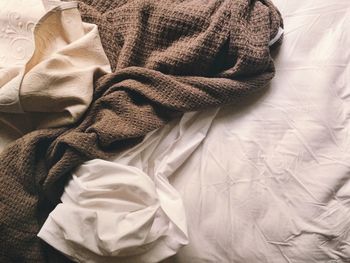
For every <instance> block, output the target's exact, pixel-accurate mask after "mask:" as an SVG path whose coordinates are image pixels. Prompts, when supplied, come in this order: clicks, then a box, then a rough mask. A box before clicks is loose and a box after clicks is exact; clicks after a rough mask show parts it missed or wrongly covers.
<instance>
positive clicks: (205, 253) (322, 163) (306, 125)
mask: <svg viewBox="0 0 350 263" xmlns="http://www.w3.org/2000/svg"><path fill="white" fill-rule="evenodd" d="M274 4H275V5H276V6H277V7H278V8H279V10H280V11H281V13H282V15H283V17H284V25H285V35H284V43H283V45H282V46H281V48H280V50H279V52H278V53H276V54H275V61H276V63H275V65H276V77H275V78H274V79H273V80H272V82H271V85H270V87H269V89H268V90H266V91H262V92H260V93H257V94H256V96H254V97H251V98H250V99H249V100H244V101H242V102H240V103H238V104H235V105H229V106H225V107H221V108H218V109H211V110H208V111H203V112H193V113H186V114H185V115H184V116H183V117H182V118H181V119H179V120H175V121H173V122H171V123H170V124H168V125H167V126H165V127H164V128H162V129H159V130H157V131H155V132H152V133H149V134H148V135H147V136H146V137H145V139H144V140H143V142H142V143H141V144H139V145H137V146H135V147H134V148H132V149H130V150H126V151H124V152H122V153H120V154H118V155H117V156H114V157H113V158H112V159H110V160H109V161H110V162H114V164H115V165H118V167H120V166H124V169H136V170H138V172H139V173H142V174H147V175H148V176H149V177H150V178H151V179H152V180H153V181H154V184H155V187H157V180H159V178H164V179H167V181H166V182H168V181H169V182H170V184H171V185H172V186H173V187H174V188H175V189H177V191H178V192H179V194H180V195H181V197H182V199H183V204H184V207H185V211H186V220H187V226H188V236H189V244H188V245H187V246H184V247H183V248H182V249H180V250H179V252H178V253H177V254H176V255H174V256H173V257H171V258H169V259H167V260H164V261H163V262H164V263H165V262H166V263H175V262H183V263H187V262H191V263H196V262H198V263H202V262H224V263H226V262H227V263H229V262H235V263H245V262H259V263H260V262H268V263H274V262H276V263H281V262H288V263H291V262H293V263H309V262H315V263H316V262H317V263H331V262H332V263H335V262H337V263H346V262H350V232H349V229H350V195H349V193H350V165H349V163H348V160H349V157H350V152H349V149H348V145H349V143H350V141H349V132H350V117H349V116H350V106H349V105H348V103H349V94H350V63H349V62H350V50H349V46H350V3H349V1H347V0H335V1H326V0H307V1H287V0H274ZM96 163H98V164H99V165H101V167H100V169H103V167H110V165H112V164H111V163H109V162H106V161H101V160H94V161H92V162H91V161H90V162H87V163H85V164H84V165H83V166H82V167H80V168H79V169H77V171H76V172H75V174H79V173H82V172H85V173H86V172H87V169H88V167H89V166H92V167H93V166H94V165H96ZM112 171H114V172H115V174H116V177H117V175H118V173H119V171H120V168H118V169H112ZM85 176H86V175H85ZM101 180H103V176H102V173H101ZM72 183H73V182H72ZM108 183H109V181H108ZM70 184H71V183H70ZM70 184H69V185H68V186H67V188H66V191H68V190H69V189H70V187H71V185H70ZM94 185H95V184H94V183H93V182H92V184H91V185H90V187H94ZM102 185H103V183H102ZM99 187H101V182H100V184H99ZM80 194H81V195H82V193H80ZM93 201H94V199H93V197H92V198H91V199H90V200H89V202H93ZM69 205H70V204H69V203H67V202H66V201H65V200H64V199H63V202H62V204H60V207H59V209H61V216H62V214H63V212H62V211H67V210H65V209H64V207H65V206H67V207H68V206H69ZM80 209H83V207H81V208H78V207H75V208H74V210H70V213H69V216H71V217H73V218H75V221H74V222H75V226H72V225H69V227H71V228H79V226H82V225H83V226H84V227H87V228H88V229H94V226H93V225H91V224H90V222H88V221H87V220H84V218H85V219H86V218H88V217H85V216H86V215H84V214H83V213H81V211H79V210H80ZM94 209H95V210H94V211H99V208H98V207H94ZM100 209H101V211H102V206H101V208H100ZM56 211H57V212H59V211H58V210H56ZM73 211H74V212H73ZM175 211H178V210H175ZM55 217H58V215H57V214H55V212H54V213H52V214H51V215H50V217H49V221H48V222H47V225H44V228H46V229H43V231H44V230H45V231H48V232H53V233H54V234H55V235H56V236H55V237H57V239H53V240H51V242H52V245H53V246H54V247H56V248H59V249H60V247H58V246H57V245H55V244H58V243H60V245H61V246H67V247H69V246H70V244H67V242H65V241H64V240H63V239H62V238H61V237H60V236H59V235H62V233H60V230H61V228H62V227H68V224H66V223H65V222H62V220H61V221H57V222H55V223H53V221H54V218H55ZM100 219H101V220H102V218H100ZM70 233H71V234H70V235H69V238H70V239H74V240H79V238H80V239H82V238H88V239H89V240H93V238H91V236H89V237H87V236H86V235H84V234H82V235H80V234H77V233H73V232H70ZM39 235H40V234H39ZM115 235H117V231H116V232H115ZM42 237H43V236H42ZM98 238H99V235H98V233H96V236H95V239H96V240H97V239H98ZM44 239H45V238H44ZM101 240H103V236H102V237H101ZM61 242H63V245H62V243H61ZM82 246H83V244H82ZM61 249H62V247H61ZM85 249H86V247H85V248H80V249H77V251H75V253H79V251H85ZM62 250H63V252H65V253H67V252H66V250H64V249H62ZM68 254H69V253H68ZM71 256H73V257H74V256H75V255H74V253H73V254H71ZM86 260H87V259H86ZM82 262H84V260H82ZM130 262H147V261H137V260H133V261H130Z"/></svg>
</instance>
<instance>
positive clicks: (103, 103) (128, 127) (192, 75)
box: [0, 0, 282, 263]
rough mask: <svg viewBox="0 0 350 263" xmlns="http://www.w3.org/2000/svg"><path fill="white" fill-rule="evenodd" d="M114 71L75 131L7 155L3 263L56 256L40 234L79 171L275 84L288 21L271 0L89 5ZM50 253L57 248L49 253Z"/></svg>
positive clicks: (2, 181) (1, 184) (1, 173)
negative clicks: (274, 47)
mask: <svg viewBox="0 0 350 263" xmlns="http://www.w3.org/2000/svg"><path fill="white" fill-rule="evenodd" d="M79 9H80V11H81V13H82V16H83V19H84V21H87V22H92V23H95V24H97V25H98V27H99V30H100V35H101V40H102V44H103V47H104V49H105V51H106V54H107V56H108V58H109V60H110V62H111V64H112V67H113V72H114V73H112V74H109V75H105V76H99V75H96V76H95V80H96V81H95V92H94V101H93V103H92V105H91V107H90V109H89V110H88V112H87V113H86V115H85V116H84V118H83V119H82V121H81V122H80V123H78V124H76V126H74V127H69V128H61V129H51V130H40V131H36V132H32V133H30V134H28V135H26V136H24V137H23V138H21V139H19V140H17V141H16V142H15V143H14V144H12V145H11V146H10V147H8V148H7V150H5V152H3V153H2V154H1V156H0V262H36V263H37V262H46V261H48V257H52V258H56V260H55V261H54V262H61V261H60V260H59V259H57V255H54V253H52V250H51V249H48V248H47V247H45V246H43V244H41V243H40V241H39V240H38V238H37V237H36V233H37V232H38V230H39V228H40V226H41V224H42V223H43V220H45V218H46V216H47V215H48V213H49V212H50V211H51V210H52V209H53V207H54V205H56V204H57V202H58V201H59V196H60V194H61V193H62V190H63V186H64V183H65V181H66V180H67V178H68V175H69V173H70V171H71V170H72V169H74V168H75V167H77V166H78V165H80V164H81V163H83V162H84V161H86V160H89V159H92V158H103V159H106V158H109V157H110V156H112V155H113V153H115V152H116V151H120V150H122V149H125V147H130V146H131V145H133V144H135V143H137V142H138V141H139V140H140V138H142V136H144V135H145V134H146V133H148V132H150V131H152V130H154V129H156V128H159V127H161V126H163V125H164V124H166V123H167V122H168V121H169V120H170V119H172V118H173V117H174V116H177V115H179V114H181V113H183V112H186V111H193V110H200V109H204V108H207V107H210V106H217V105H222V104H225V103H230V102H234V101H235V100H236V99H237V98H238V99H239V98H241V97H243V96H247V95H249V94H250V93H251V92H253V91H255V90H258V89H260V88H262V87H264V86H266V84H267V83H268V81H269V80H270V79H271V78H272V77H273V74H274V67H273V61H272V59H271V57H270V49H269V46H268V42H269V41H270V39H271V38H273V37H274V35H275V34H276V33H277V31H278V27H279V26H281V24H282V20H281V17H280V15H279V13H278V11H277V10H276V9H275V7H274V6H272V4H271V3H270V2H269V1H267V0H260V1H251V0H222V1H217V0H193V1H186V0H182V1H180V0H172V1H170V0H160V1H148V0H142V1H141V0H129V1H127V0H118V1H105V0H85V1H84V2H82V3H80V5H79ZM48 251H51V252H50V253H49V252H48Z"/></svg>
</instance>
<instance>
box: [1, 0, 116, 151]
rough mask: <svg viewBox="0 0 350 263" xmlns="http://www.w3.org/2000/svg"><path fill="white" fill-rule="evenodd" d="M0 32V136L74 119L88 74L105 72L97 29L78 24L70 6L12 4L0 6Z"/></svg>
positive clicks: (89, 84)
mask: <svg viewBox="0 0 350 263" xmlns="http://www.w3.org/2000/svg"><path fill="white" fill-rule="evenodd" d="M0 30H1V31H0V32H1V33H0V112H1V113H0V122H1V126H2V129H1V133H0V134H1V135H2V134H3V133H5V131H8V130H9V132H11V133H12V134H16V135H17V136H20V135H23V134H25V133H27V132H30V131H32V130H35V129H39V128H47V127H58V126H63V125H68V124H72V123H74V122H76V121H77V120H79V119H80V118H81V117H82V115H83V114H84V113H85V111H86V110H87V108H88V106H89V105H90V103H91V101H92V95H93V84H94V81H93V80H94V75H95V74H96V72H98V74H101V73H100V72H101V71H102V72H110V66H109V62H108V59H107V57H106V55H105V53H104V50H103V48H102V45H101V41H100V38H99V35H98V30H97V26H96V25H93V24H88V23H83V22H82V20H81V17H80V14H79V11H78V10H77V4H76V3H66V2H61V1H48V0H43V1H42V0H30V1H21V0H14V1H1V2H0ZM3 137H5V136H1V138H0V141H7V140H6V138H9V137H11V136H6V137H5V139H2V138H3ZM0 150H1V148H0Z"/></svg>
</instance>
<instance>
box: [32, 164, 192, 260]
mask: <svg viewBox="0 0 350 263" xmlns="http://www.w3.org/2000/svg"><path fill="white" fill-rule="evenodd" d="M153 179H154V181H153V180H152V178H151V177H150V176H148V175H147V174H146V173H144V172H143V171H142V170H140V169H137V168H135V167H131V166H127V165H123V164H121V163H113V162H108V161H103V160H101V159H95V160H92V161H88V162H86V163H84V164H83V165H82V166H81V167H79V169H78V170H77V171H76V172H74V174H73V177H72V180H70V181H69V184H68V185H67V186H66V187H65V191H64V194H63V196H62V197H61V200H62V203H61V204H59V205H58V206H57V207H56V208H55V209H54V211H53V212H51V213H50V215H49V217H48V219H47V220H46V221H45V224H44V225H43V227H42V229H41V230H40V232H39V234H38V236H39V237H40V238H41V239H43V240H44V241H45V242H47V243H48V244H50V245H51V246H53V247H54V248H56V249H57V250H59V251H61V252H62V253H64V254H65V255H69V257H70V258H72V259H73V260H74V261H77V262H86V263H109V262H118V263H129V262H144V263H147V262H149V263H154V262H159V261H161V260H163V259H165V258H167V257H169V256H172V255H174V254H175V253H176V252H177V251H178V250H179V248H181V247H182V246H183V245H186V244H188V235H187V226H186V217H185V210H184V207H183V204H182V200H181V197H180V195H179V193H178V192H177V191H176V190H175V189H174V188H173V187H172V186H171V185H170V184H169V181H168V180H167V177H166V176H164V175H162V174H160V173H159V174H158V176H156V177H154V178H153Z"/></svg>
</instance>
